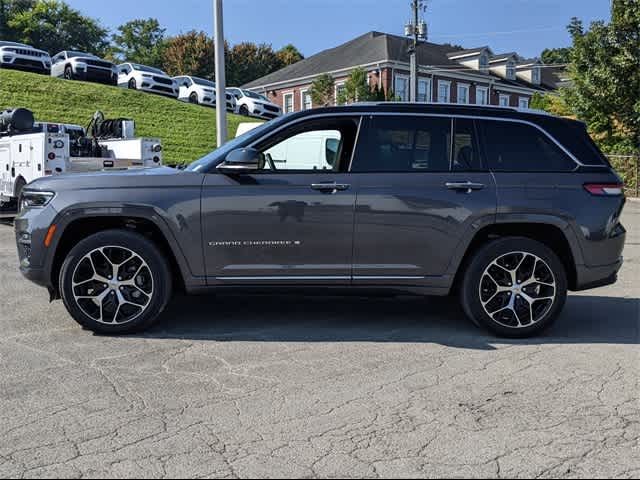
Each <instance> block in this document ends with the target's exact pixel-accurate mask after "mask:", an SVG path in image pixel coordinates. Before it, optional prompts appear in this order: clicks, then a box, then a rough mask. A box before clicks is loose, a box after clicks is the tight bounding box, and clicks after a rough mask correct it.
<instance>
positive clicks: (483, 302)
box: [460, 237, 567, 338]
mask: <svg viewBox="0 0 640 480" xmlns="http://www.w3.org/2000/svg"><path fill="white" fill-rule="evenodd" d="M460 296H461V302H462V306H463V308H464V310H465V312H466V314H467V315H468V316H469V318H470V319H471V320H472V321H473V322H474V323H476V324H477V325H479V326H481V327H484V328H486V329H488V330H490V331H491V332H493V333H495V334H497V335H500V336H504V337H512V338H525V337H530V336H533V335H536V334H538V333H540V332H542V331H543V330H545V329H546V328H548V327H549V326H550V325H551V324H552V323H553V322H554V320H555V319H556V318H557V316H558V314H559V313H560V311H561V310H562V308H563V306H564V304H565V301H566V298H567V277H566V272H565V269H564V266H563V265H562V262H561V261H560V260H559V259H558V257H557V255H556V254H555V253H554V252H553V251H552V250H551V249H549V248H548V247H547V246H546V245H543V244H542V243H540V242H537V241H535V240H531V239H528V238H521V237H509V238H503V239H498V240H494V241H491V242H489V243H488V244H486V245H485V246H483V247H482V248H481V249H480V250H478V252H477V253H476V254H475V255H474V256H473V258H472V259H471V262H470V264H469V266H468V268H467V269H466V271H465V275H464V279H463V282H462V288H461V291H460Z"/></svg>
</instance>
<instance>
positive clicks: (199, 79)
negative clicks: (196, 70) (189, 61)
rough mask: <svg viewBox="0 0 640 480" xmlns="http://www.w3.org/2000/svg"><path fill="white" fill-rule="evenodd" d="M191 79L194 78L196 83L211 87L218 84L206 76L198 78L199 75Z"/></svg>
mask: <svg viewBox="0 0 640 480" xmlns="http://www.w3.org/2000/svg"><path fill="white" fill-rule="evenodd" d="M191 80H193V81H194V82H195V83H197V84H198V85H202V86H203V87H211V88H215V86H216V84H215V83H213V82H212V81H210V80H205V79H204V78H198V77H191Z"/></svg>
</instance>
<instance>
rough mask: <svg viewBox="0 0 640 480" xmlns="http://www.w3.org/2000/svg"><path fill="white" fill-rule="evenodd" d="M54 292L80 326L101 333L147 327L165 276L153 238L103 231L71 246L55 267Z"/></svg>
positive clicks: (166, 292)
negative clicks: (57, 271) (56, 282)
mask: <svg viewBox="0 0 640 480" xmlns="http://www.w3.org/2000/svg"><path fill="white" fill-rule="evenodd" d="M60 291H61V293H62V300H63V302H64V305H65V307H66V308H67V310H68V312H69V313H70V314H71V316H72V317H73V318H74V319H75V320H76V321H77V322H78V323H79V324H80V325H82V326H83V327H85V328H87V329H89V330H92V331H94V332H96V333H101V334H126V333H133V332H139V331H141V330H144V329H146V328H148V327H150V326H151V325H152V324H153V323H155V321H156V320H157V318H158V316H159V315H160V313H161V312H162V310H164V308H165V306H166V304H167V302H168V300H169V298H170V296H171V275H170V271H169V267H168V265H167V262H166V261H165V259H164V256H163V254H162V253H161V252H160V251H159V250H158V248H157V247H156V246H155V244H154V243H153V242H151V241H149V240H148V239H147V238H145V237H143V236H142V235H139V234H137V233H133V232H127V231H123V230H107V231H104V232H99V233H96V234H94V235H91V236H90V237H88V238H86V239H84V240H82V241H81V242H80V243H78V244H77V245H76V246H75V247H74V248H73V249H72V250H71V252H70V253H69V255H68V256H67V258H66V259H65V261H64V263H63V265H62V269H61V271H60Z"/></svg>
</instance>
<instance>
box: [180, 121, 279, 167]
mask: <svg viewBox="0 0 640 480" xmlns="http://www.w3.org/2000/svg"><path fill="white" fill-rule="evenodd" d="M283 121H288V118H286V117H279V118H276V119H275V120H271V121H270V122H265V123H263V124H262V125H260V126H259V127H256V128H253V129H251V130H249V131H247V132H245V133H243V134H242V135H240V136H239V137H236V138H234V139H233V140H229V141H228V142H227V143H225V144H224V145H222V146H221V147H220V148H218V149H216V150H214V151H213V152H211V153H208V154H207V155H205V156H204V157H202V158H201V159H199V160H196V161H195V162H193V163H191V164H189V166H188V167H187V168H186V169H185V170H187V171H190V172H201V171H206V170H208V169H209V167H210V166H211V164H212V163H213V162H215V161H216V160H217V159H218V158H221V157H224V156H226V155H227V154H228V153H229V152H231V151H232V150H235V149H236V148H239V147H240V146H242V145H243V144H244V142H246V141H247V140H249V139H250V138H253V136H255V137H256V138H257V137H259V136H260V135H261V134H262V132H264V131H265V130H267V129H268V128H271V127H273V126H275V125H276V124H279V123H282V122H283Z"/></svg>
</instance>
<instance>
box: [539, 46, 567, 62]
mask: <svg viewBox="0 0 640 480" xmlns="http://www.w3.org/2000/svg"><path fill="white" fill-rule="evenodd" d="M570 56H571V48H569V47H565V48H545V49H544V50H543V51H542V55H540V59H541V60H542V61H543V63H547V64H561V65H566V64H567V63H569V61H570Z"/></svg>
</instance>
